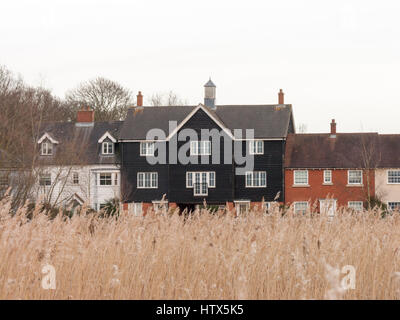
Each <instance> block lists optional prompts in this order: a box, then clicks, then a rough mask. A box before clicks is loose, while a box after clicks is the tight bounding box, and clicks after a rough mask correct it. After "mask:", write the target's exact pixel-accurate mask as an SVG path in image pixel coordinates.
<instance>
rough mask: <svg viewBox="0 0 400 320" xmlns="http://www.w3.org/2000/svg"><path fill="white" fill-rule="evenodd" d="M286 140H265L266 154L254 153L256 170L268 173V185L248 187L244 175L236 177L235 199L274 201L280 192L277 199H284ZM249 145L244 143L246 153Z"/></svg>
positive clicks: (243, 148)
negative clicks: (284, 149)
mask: <svg viewBox="0 0 400 320" xmlns="http://www.w3.org/2000/svg"><path fill="white" fill-rule="evenodd" d="M283 145H284V141H283V140H276V141H264V154H261V155H254V171H265V172H266V173H267V187H266V188H265V187H261V188H246V181H245V176H244V175H236V177H235V199H236V200H240V199H241V200H251V201H256V202H259V201H261V200H262V198H264V200H265V201H273V200H274V198H275V197H276V195H277V194H278V193H279V198H278V199H277V201H283V161H282V160H283V157H282V150H283V148H284V147H283ZM246 148H247V149H248V148H249V147H248V145H247V144H245V143H243V145H242V150H243V151H242V152H243V154H244V152H245V150H246Z"/></svg>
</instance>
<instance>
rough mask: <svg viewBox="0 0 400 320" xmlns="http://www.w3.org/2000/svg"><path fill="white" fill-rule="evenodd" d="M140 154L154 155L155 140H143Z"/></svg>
mask: <svg viewBox="0 0 400 320" xmlns="http://www.w3.org/2000/svg"><path fill="white" fill-rule="evenodd" d="M140 155H141V156H142V157H147V156H154V142H141V143H140Z"/></svg>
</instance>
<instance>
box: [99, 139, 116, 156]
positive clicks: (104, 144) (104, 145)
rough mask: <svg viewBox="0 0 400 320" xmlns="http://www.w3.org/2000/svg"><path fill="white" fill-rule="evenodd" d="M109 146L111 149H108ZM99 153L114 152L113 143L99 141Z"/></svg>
mask: <svg viewBox="0 0 400 320" xmlns="http://www.w3.org/2000/svg"><path fill="white" fill-rule="evenodd" d="M110 146H111V150H110ZM101 154H104V155H111V154H114V143H113V142H111V141H104V142H102V143H101Z"/></svg>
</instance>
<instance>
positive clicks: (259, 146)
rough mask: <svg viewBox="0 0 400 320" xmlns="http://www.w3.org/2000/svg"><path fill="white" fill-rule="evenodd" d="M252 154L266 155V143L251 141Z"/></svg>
mask: <svg viewBox="0 0 400 320" xmlns="http://www.w3.org/2000/svg"><path fill="white" fill-rule="evenodd" d="M249 145H250V154H264V141H262V140H252V141H250V144H249Z"/></svg>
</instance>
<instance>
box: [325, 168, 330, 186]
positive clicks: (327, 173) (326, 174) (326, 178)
mask: <svg viewBox="0 0 400 320" xmlns="http://www.w3.org/2000/svg"><path fill="white" fill-rule="evenodd" d="M331 183H332V170H324V184H331Z"/></svg>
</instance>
